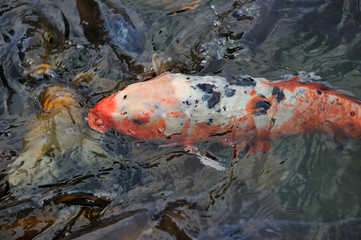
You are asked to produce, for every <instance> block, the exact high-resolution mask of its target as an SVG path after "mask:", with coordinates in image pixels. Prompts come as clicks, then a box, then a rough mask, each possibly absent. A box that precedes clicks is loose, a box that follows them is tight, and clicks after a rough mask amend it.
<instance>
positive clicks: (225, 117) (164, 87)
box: [88, 73, 361, 159]
mask: <svg viewBox="0 0 361 240" xmlns="http://www.w3.org/2000/svg"><path fill="white" fill-rule="evenodd" d="M317 79H318V77H316V76H314V75H313V74H306V73H301V74H299V75H298V76H290V77H289V78H288V79H287V80H279V81H268V80H266V79H263V78H252V77H249V76H244V77H232V78H224V77H218V76H192V75H184V74H172V73H165V74H163V75H161V76H159V77H156V78H154V79H152V80H149V81H146V82H140V83H135V84H131V85H129V86H127V87H126V88H125V89H123V90H122V91H119V92H117V93H115V94H113V95H112V96H110V97H107V98H105V99H103V100H101V101H100V102H99V103H98V104H97V105H96V106H95V107H94V108H93V109H91V111H90V113H89V116H88V117H89V118H88V121H89V125H90V126H91V127H92V128H93V129H95V130H97V131H100V132H103V133H105V131H107V130H108V129H110V128H115V129H116V130H118V131H119V132H120V133H122V134H125V135H129V136H132V137H134V138H137V139H142V140H163V141H164V144H165V145H184V146H185V147H186V148H189V147H191V146H192V144H193V143H195V142H199V141H205V140H209V139H212V138H218V139H219V140H220V142H221V143H223V144H225V145H226V146H232V147H233V148H234V158H235V159H237V157H238V154H239V153H240V151H244V152H246V154H248V155H249V154H252V153H255V152H266V151H268V150H269V149H270V147H271V145H270V140H272V139H274V138H277V137H281V136H285V135H295V134H298V133H304V134H311V133H314V132H317V131H320V132H326V133H327V134H329V135H331V136H332V137H334V138H336V139H341V138H343V137H346V138H353V139H359V138H360V136H361V119H360V118H361V101H360V100H359V99H357V98H355V97H354V96H352V94H349V93H346V92H344V91H342V90H336V89H335V88H332V87H330V86H329V85H328V84H325V83H322V82H319V81H314V80H317Z"/></svg>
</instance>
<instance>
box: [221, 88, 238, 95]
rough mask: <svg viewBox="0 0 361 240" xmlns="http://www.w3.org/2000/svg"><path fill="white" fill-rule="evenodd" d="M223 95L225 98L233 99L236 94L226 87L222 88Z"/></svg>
mask: <svg viewBox="0 0 361 240" xmlns="http://www.w3.org/2000/svg"><path fill="white" fill-rule="evenodd" d="M224 94H225V96H226V97H233V96H234V94H236V90H235V89H231V88H228V87H224Z"/></svg>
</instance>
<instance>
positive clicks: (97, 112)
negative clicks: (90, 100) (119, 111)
mask: <svg viewBox="0 0 361 240" xmlns="http://www.w3.org/2000/svg"><path fill="white" fill-rule="evenodd" d="M116 107H117V105H116V102H114V96H110V97H107V98H104V99H103V100H101V101H100V102H99V103H98V104H97V105H96V106H95V107H94V108H92V109H91V110H90V112H89V114H88V122H89V126H90V127H91V128H93V129H94V130H96V131H99V132H102V133H103V134H104V133H105V132H106V131H107V130H108V129H110V128H112V127H113V125H112V123H111V119H112V113H113V112H114V111H115V109H116Z"/></svg>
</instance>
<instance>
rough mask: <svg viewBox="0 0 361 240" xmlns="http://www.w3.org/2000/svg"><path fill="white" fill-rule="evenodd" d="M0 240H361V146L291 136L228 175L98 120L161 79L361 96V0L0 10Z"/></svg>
mask: <svg viewBox="0 0 361 240" xmlns="http://www.w3.org/2000/svg"><path fill="white" fill-rule="evenodd" d="M0 31H1V34H0V49H1V50H0V79H1V81H0V89H1V90H0V100H1V105H0V144H1V149H0V229H1V232H0V236H1V237H0V238H3V239H31V238H34V239H99V238H104V237H107V238H108V239H360V238H361V163H360V153H361V145H360V142H359V141H356V140H351V139H342V140H340V141H338V140H337V141H336V140H334V139H332V138H331V137H329V136H327V135H325V134H322V133H316V134H313V135H302V134H299V135H296V136H287V137H286V136H285V137H281V138H279V139H276V140H274V141H272V150H271V151H269V152H267V153H257V154H254V155H251V156H248V157H244V158H241V159H240V160H239V161H238V162H236V163H235V162H233V157H232V156H233V150H232V149H229V148H226V147H223V146H222V145H221V144H219V143H217V142H216V141H205V142H201V143H198V144H197V146H198V148H202V149H207V151H208V152H210V153H211V154H212V155H214V156H215V157H216V159H217V161H219V162H220V163H222V164H224V165H225V166H226V170H225V171H218V170H215V169H213V168H210V167H208V166H205V165H203V164H202V163H201V162H200V160H199V159H198V158H197V156H194V155H192V154H189V153H187V152H186V151H184V150H183V147H182V146H173V147H159V145H158V143H156V142H142V141H139V140H136V139H133V138H131V137H127V136H123V135H121V134H119V133H117V132H116V131H114V130H110V131H108V132H107V133H106V134H105V135H102V134H101V133H98V132H95V131H94V130H92V129H91V128H90V127H89V126H88V124H87V121H86V116H87V113H88V111H89V109H90V108H91V107H93V106H94V105H95V104H96V103H97V102H98V101H99V100H100V99H102V98H104V97H107V96H109V95H110V94H112V93H114V92H115V91H117V90H120V89H122V88H124V87H125V86H127V85H129V84H131V83H134V82H137V81H146V80H148V79H150V78H152V77H154V76H156V75H157V74H160V73H162V72H167V71H171V72H181V73H188V74H194V75H199V74H202V75H219V76H235V75H244V74H248V75H250V76H254V77H264V78H267V79H269V80H277V79H280V78H281V76H282V75H284V74H290V73H291V74H293V73H296V72H298V71H306V72H315V73H316V74H317V75H318V76H320V77H321V78H322V81H326V82H329V83H331V84H332V85H333V86H335V87H337V88H341V89H343V90H346V91H349V92H352V93H353V94H354V95H355V96H356V97H358V98H361V1H359V0H344V1H342V0H339V1H318V0H293V1H291V0H290V1H285V0H273V1H258V0H247V1H232V0H200V1H192V0H187V1H170V0H161V1H154V0H142V1H140V0H132V1H130V0H126V1H116V0H72V1H68V0H60V1H58V0H57V1H55V0H54V1H53V0H29V1H25V0H11V1H1V2H0Z"/></svg>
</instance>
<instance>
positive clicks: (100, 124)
mask: <svg viewBox="0 0 361 240" xmlns="http://www.w3.org/2000/svg"><path fill="white" fill-rule="evenodd" d="M88 123H89V126H90V127H91V128H92V129H94V130H95V131H98V132H101V133H103V134H105V132H106V131H107V130H108V129H109V128H110V127H109V125H108V124H107V122H106V120H105V118H104V117H103V116H102V114H100V113H97V112H94V110H93V109H92V110H90V112H89V114H88Z"/></svg>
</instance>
